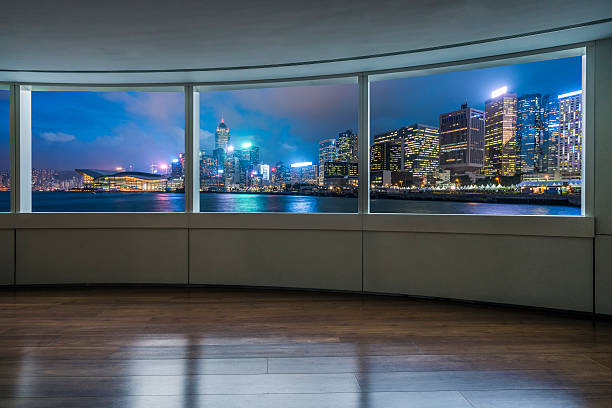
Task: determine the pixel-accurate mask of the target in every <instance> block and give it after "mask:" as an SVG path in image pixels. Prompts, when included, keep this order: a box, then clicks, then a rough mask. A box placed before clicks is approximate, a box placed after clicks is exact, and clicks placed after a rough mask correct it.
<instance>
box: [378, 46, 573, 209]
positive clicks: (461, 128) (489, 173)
mask: <svg viewBox="0 0 612 408" xmlns="http://www.w3.org/2000/svg"><path fill="white" fill-rule="evenodd" d="M582 58H583V57H580V56H577V57H570V58H561V59H555V60H547V61H539V62H532V63H524V64H517V65H508V66H500V67H495V68H486V69H478V70H470V71H460V72H450V73H440V74H435V75H429V76H421V77H408V78H406V77H404V78H399V79H387V80H380V81H377V82H372V84H371V112H372V113H371V115H372V116H371V137H370V140H371V143H372V144H371V147H370V149H371V150H370V153H371V158H370V171H371V173H370V184H371V203H370V204H371V205H370V207H371V212H374V213H402V212H410V213H434V214H436V213H437V214H517V215H580V214H581V191H582V185H583V184H582V155H583V154H582V152H583V144H584V133H583V124H582V114H583V112H582V111H583V103H582ZM372 79H373V80H375V79H376V78H372Z"/></svg>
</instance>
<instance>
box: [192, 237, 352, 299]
mask: <svg viewBox="0 0 612 408" xmlns="http://www.w3.org/2000/svg"><path fill="white" fill-rule="evenodd" d="M190 233H191V238H190V258H191V259H190V261H191V269H190V282H191V283H196V284H219V285H249V286H251V285H252V286H278V287H295V288H313V289H337V290H354V291H358V290H361V232H357V231H307V230H291V231H289V230H236V229H234V230H215V229H194V230H191V232H190Z"/></svg>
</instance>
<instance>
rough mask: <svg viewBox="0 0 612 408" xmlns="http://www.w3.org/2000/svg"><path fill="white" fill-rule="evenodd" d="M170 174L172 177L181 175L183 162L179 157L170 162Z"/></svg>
mask: <svg viewBox="0 0 612 408" xmlns="http://www.w3.org/2000/svg"><path fill="white" fill-rule="evenodd" d="M170 174H171V175H172V176H173V177H180V176H182V175H183V163H181V161H180V160H179V159H173V160H172V163H171V164H170Z"/></svg>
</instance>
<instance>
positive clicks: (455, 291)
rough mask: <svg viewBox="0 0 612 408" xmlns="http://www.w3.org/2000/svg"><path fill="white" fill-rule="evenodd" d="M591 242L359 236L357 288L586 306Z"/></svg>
mask: <svg viewBox="0 0 612 408" xmlns="http://www.w3.org/2000/svg"><path fill="white" fill-rule="evenodd" d="M592 251H593V239H592V238H566V237H526V236H509V235H508V236H506V235H496V236H492V235H470V234H432V233H401V232H366V233H365V236H364V290H365V291H369V292H382V293H400V294H408V295H417V296H433V297H441V298H453V299H465V300H475V301H484V302H497V303H507V304H515V305H525V306H537V307H546V308H556V309H565V310H577V311H591V309H592V271H593V269H592V268H593V263H592V259H593V258H592Z"/></svg>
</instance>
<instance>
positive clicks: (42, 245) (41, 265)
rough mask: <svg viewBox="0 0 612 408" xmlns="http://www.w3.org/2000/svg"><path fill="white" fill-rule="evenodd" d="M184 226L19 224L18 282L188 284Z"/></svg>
mask: <svg viewBox="0 0 612 408" xmlns="http://www.w3.org/2000/svg"><path fill="white" fill-rule="evenodd" d="M187 256H188V255H187V230H186V229H20V230H17V252H16V258H17V259H16V264H17V271H19V273H18V274H17V282H16V283H17V284H71V283H75V284H85V283H115V284H121V283H165V284H185V283H187Z"/></svg>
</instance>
